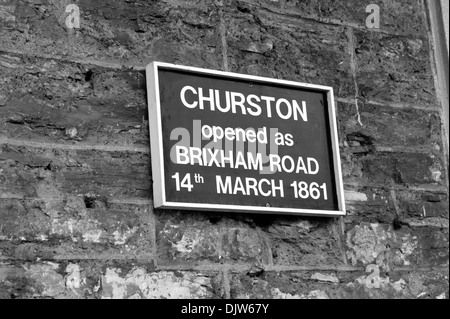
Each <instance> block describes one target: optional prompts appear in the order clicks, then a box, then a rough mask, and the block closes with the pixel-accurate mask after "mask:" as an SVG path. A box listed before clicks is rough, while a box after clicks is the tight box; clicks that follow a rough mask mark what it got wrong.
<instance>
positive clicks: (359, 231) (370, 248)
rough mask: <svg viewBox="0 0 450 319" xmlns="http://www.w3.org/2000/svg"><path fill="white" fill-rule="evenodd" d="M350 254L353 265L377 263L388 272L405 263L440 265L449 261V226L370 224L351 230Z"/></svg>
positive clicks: (348, 236) (348, 250) (348, 243)
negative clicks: (421, 227) (406, 227)
mask: <svg viewBox="0 0 450 319" xmlns="http://www.w3.org/2000/svg"><path fill="white" fill-rule="evenodd" d="M346 244H347V257H348V259H349V261H350V262H351V264H352V265H355V266H356V265H361V264H362V265H369V264H376V265H378V266H379V267H381V268H382V269H383V270H385V271H389V270H390V269H395V268H397V267H402V266H419V267H420V266H425V267H428V266H438V265H439V266H440V265H444V264H446V263H448V229H447V230H444V231H442V230H441V229H431V228H428V229H426V230H422V229H419V230H415V231H412V230H409V229H408V230H406V229H404V228H402V229H400V230H396V231H395V230H394V229H393V227H392V226H386V225H381V224H367V223H362V224H361V225H357V226H355V227H354V228H353V229H351V230H350V231H348V232H347V239H346Z"/></svg>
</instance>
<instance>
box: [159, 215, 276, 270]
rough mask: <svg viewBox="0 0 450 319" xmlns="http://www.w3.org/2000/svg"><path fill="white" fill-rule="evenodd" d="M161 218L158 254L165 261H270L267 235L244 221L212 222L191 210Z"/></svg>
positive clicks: (265, 262) (169, 262)
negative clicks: (190, 212)
mask: <svg viewBox="0 0 450 319" xmlns="http://www.w3.org/2000/svg"><path fill="white" fill-rule="evenodd" d="M159 217H160V218H158V223H159V226H158V234H157V240H158V250H159V252H158V255H159V256H160V257H161V258H162V262H163V263H164V264H172V263H173V262H182V261H197V260H209V261H211V262H219V261H220V262H243V261H245V262H253V261H259V262H262V263H264V264H267V263H268V262H269V258H270V256H269V251H268V247H267V243H266V238H265V236H264V234H262V233H261V232H258V231H257V229H254V228H250V227H249V226H248V225H246V224H244V223H242V222H234V221H232V220H228V221H223V222H220V221H219V222H217V223H211V221H209V220H206V219H205V217H203V216H199V215H192V214H189V213H184V214H183V213H180V214H177V215H169V216H163V215H159Z"/></svg>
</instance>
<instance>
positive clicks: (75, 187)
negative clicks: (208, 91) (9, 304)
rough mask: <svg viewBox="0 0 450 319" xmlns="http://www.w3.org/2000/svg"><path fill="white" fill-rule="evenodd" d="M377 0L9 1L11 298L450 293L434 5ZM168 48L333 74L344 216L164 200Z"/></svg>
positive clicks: (182, 60)
mask: <svg viewBox="0 0 450 319" xmlns="http://www.w3.org/2000/svg"><path fill="white" fill-rule="evenodd" d="M372 2H373V1H370V0H363V1H360V0H343V1H331V0H321V1H309V0H308V1H300V0H294V1H288V0H273V1H268V0H267V1H266V0H223V1H214V2H211V1H205V0H195V1H183V0H163V1H144V0H136V1H119V0H108V1H106V0H99V1H87V0H74V1H71V0H62V1H61V0H32V1H31V0H3V1H0V43H1V47H0V74H1V76H0V298H2V299H4V298H5V299H6V298H74V299H76V298H281V299H288V298H297V299H327V298H330V299H334V298H345V299H357V298H407V299H424V298H427V299H428V298H430V299H448V298H449V293H448V291H449V282H448V252H449V243H448V242H449V241H448V238H449V237H448V229H449V221H448V207H449V206H448V205H449V199H448V157H446V156H445V154H444V151H443V150H444V149H445V147H444V145H443V139H442V136H441V133H442V130H441V127H442V122H443V121H442V119H441V118H440V112H439V105H438V102H437V97H436V92H435V88H434V79H433V67H434V66H433V65H432V59H431V58H430V54H431V52H432V51H431V49H430V45H429V43H430V41H429V39H428V36H429V35H428V29H427V21H426V12H425V9H424V6H423V1H422V0H408V1H404V0H382V1H378V3H377V4H378V5H379V6H380V10H381V11H380V13H381V15H380V29H368V28H367V27H366V18H367V16H368V13H367V12H366V7H367V5H369V4H371V3H372ZM71 3H73V4H77V5H78V6H79V8H80V18H81V21H80V22H81V24H80V28H79V29H68V28H67V27H66V18H67V16H68V13H66V12H65V9H66V6H67V5H68V4H71ZM153 60H156V61H164V62H171V63H179V64H183V65H190V66H197V67H204V68H210V69H216V70H224V71H234V72H241V73H246V74H254V75H261V76H268V77H273V78H281V79H286V80H295V81H300V82H307V83H314V84H323V85H329V86H332V87H333V88H334V92H335V97H336V109H337V120H338V133H339V145H340V152H341V161H342V172H343V178H344V188H345V198H346V207H347V216H345V217H343V218H311V217H292V216H291V217H288V216H270V215H260V214H252V215H250V214H234V213H233V214H222V213H215V212H180V211H155V210H154V209H153V204H152V197H153V196H152V175H151V169H150V167H151V165H150V163H151V157H152V156H151V155H152V154H150V150H149V130H148V119H149V118H148V117H149V114H148V112H147V101H146V83H145V71H144V67H145V65H147V64H148V63H149V62H151V61H153ZM150 116H152V115H151V114H150Z"/></svg>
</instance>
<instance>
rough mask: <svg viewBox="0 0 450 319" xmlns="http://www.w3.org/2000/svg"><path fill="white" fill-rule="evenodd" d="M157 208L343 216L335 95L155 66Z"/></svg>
mask: <svg viewBox="0 0 450 319" xmlns="http://www.w3.org/2000/svg"><path fill="white" fill-rule="evenodd" d="M147 89H148V90H147V91H148V103H149V125H150V135H151V138H150V142H151V154H152V156H151V161H152V171H153V193H154V194H153V195H154V205H155V208H172V209H174V208H175V209H190V210H209V211H238V212H254V213H279V214H301V215H316V216H317V215H318V216H337V215H345V207H344V197H343V194H344V193H343V186H342V177H341V166H340V157H339V147H338V140H337V129H336V120H335V109H334V99H333V89H332V88H331V87H325V86H318V85H311V84H302V83H297V82H291V81H284V80H276V79H269V78H263V77H257V76H249V75H243V74H235V73H229V72H220V71H214V70H206V69H199V68H193V67H185V66H178V65H173V64H167V63H160V62H153V63H151V64H149V65H148V66H147Z"/></svg>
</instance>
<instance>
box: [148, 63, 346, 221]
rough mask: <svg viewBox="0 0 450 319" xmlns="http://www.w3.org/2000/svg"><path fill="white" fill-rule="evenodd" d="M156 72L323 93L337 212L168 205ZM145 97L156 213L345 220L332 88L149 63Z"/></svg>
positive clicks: (256, 207) (193, 204) (279, 208)
mask: <svg viewBox="0 0 450 319" xmlns="http://www.w3.org/2000/svg"><path fill="white" fill-rule="evenodd" d="M159 68H164V69H171V70H175V71H176V70H180V71H189V72H192V73H196V74H199V75H216V76H220V77H225V78H228V79H240V80H242V79H243V80H250V81H258V82H263V83H267V84H282V85H284V86H291V87H295V88H301V89H314V90H319V91H323V92H326V93H327V99H328V106H329V112H328V114H329V125H330V132H331V143H332V150H333V164H334V170H335V172H334V178H335V181H336V195H337V200H338V208H339V209H338V210H313V209H302V208H281V207H262V206H242V205H222V204H205V203H182V202H169V201H167V200H166V185H165V172H164V154H163V139H162V126H161V104H160V95H159V77H158V70H159ZM146 80H147V97H148V112H149V131H150V150H151V163H152V177H153V203H154V207H155V208H157V209H159V208H163V209H180V210H200V211H221V212H242V213H259V214H284V215H308V216H328V217H332V216H345V215H346V209H345V197H344V187H343V181H342V169H341V160H340V154H339V141H338V133H337V123H336V110H335V104H334V93H333V88H332V87H329V86H322V85H315V84H306V83H300V82H294V81H287V80H279V79H271V78H266V77H261V76H253V75H246V74H239V73H232V72H223V71H217V70H211V69H202V68H196V67H189V66H182V65H177V64H171V63H164V62H156V61H155V62H152V63H150V64H148V65H147V67H146Z"/></svg>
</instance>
